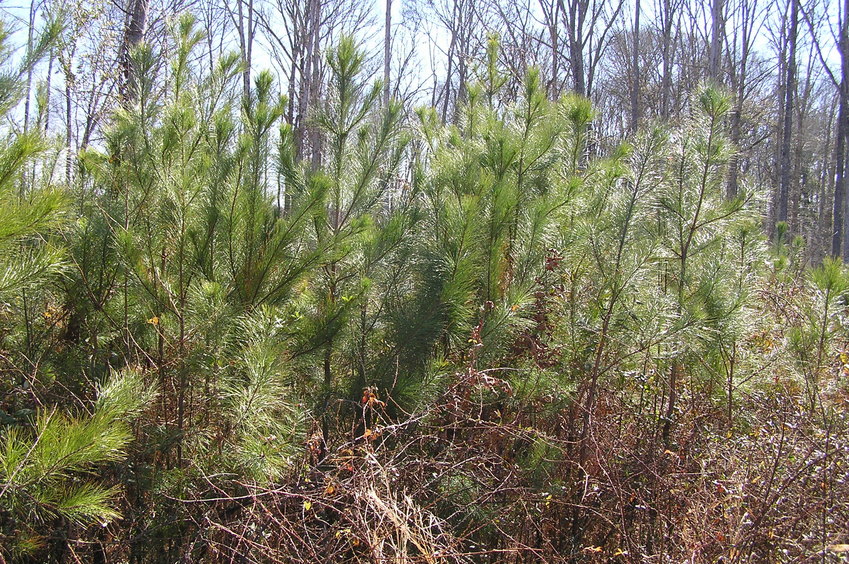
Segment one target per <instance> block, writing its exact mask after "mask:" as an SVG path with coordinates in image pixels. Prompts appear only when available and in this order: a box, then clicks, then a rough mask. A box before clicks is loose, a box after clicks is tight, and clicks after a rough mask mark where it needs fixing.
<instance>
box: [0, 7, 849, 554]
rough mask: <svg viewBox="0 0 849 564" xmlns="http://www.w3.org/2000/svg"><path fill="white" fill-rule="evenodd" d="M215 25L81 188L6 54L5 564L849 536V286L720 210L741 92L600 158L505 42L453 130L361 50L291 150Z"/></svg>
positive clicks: (813, 548)
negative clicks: (371, 71) (208, 42)
mask: <svg viewBox="0 0 849 564" xmlns="http://www.w3.org/2000/svg"><path fill="white" fill-rule="evenodd" d="M48 31H49V30H48ZM47 35H48V36H49V33H48V34H47ZM48 36H46V37H45V40H44V42H43V43H44V45H45V47H44V48H45V49H46V48H48V46H49V41H50V38H49V37H48ZM199 41H200V35H199V34H198V33H197V32H196V30H195V27H194V26H193V22H192V21H191V19H189V18H184V19H182V20H180V22H179V23H178V24H177V25H175V27H174V34H173V38H172V42H173V45H172V46H171V47H172V51H173V56H171V57H169V59H168V61H169V64H170V69H168V70H167V71H164V72H166V73H167V74H166V79H165V80H164V81H157V79H156V76H157V72H159V70H158V69H157V67H156V61H157V60H158V58H157V57H155V56H154V55H153V54H152V52H151V50H150V49H149V48H140V49H139V50H138V51H137V52H136V53H135V55H134V63H133V64H134V65H135V68H136V70H137V76H138V77H139V80H138V84H137V85H136V88H135V90H133V91H132V92H131V93H130V94H129V95H128V96H127V99H126V101H125V104H124V107H123V108H122V109H121V110H120V111H118V112H117V113H116V114H115V115H113V116H112V118H111V126H110V129H109V133H108V136H107V137H106V139H104V140H103V142H102V143H99V144H95V145H93V146H91V147H89V148H88V149H87V150H86V151H85V152H84V153H83V154H81V155H79V156H78V157H77V156H73V155H71V156H68V158H70V159H71V161H69V164H68V167H69V170H70V169H71V168H73V174H72V175H70V176H67V175H66V176H63V175H61V174H60V173H59V172H57V171H58V170H60V169H62V168H63V166H64V164H65V163H61V162H59V157H60V156H62V157H63V158H64V156H65V155H64V154H63V153H61V152H59V151H57V148H56V146H55V144H54V143H53V141H52V140H50V139H42V138H41V137H40V136H39V134H38V132H34V131H30V132H21V131H19V130H17V129H16V128H15V127H13V123H14V120H13V113H14V112H13V109H12V108H13V107H14V105H15V100H16V95H17V93H18V90H17V89H16V84H17V81H18V80H19V79H20V78H21V77H22V76H24V74H25V72H26V67H24V68H22V69H21V68H15V69H12V67H11V64H10V61H7V62H6V63H7V64H6V67H5V68H6V69H7V70H6V71H5V74H4V76H3V80H2V81H0V86H2V87H3V88H4V89H5V90H4V91H3V92H2V96H0V98H2V101H3V103H2V105H0V109H2V110H3V111H4V114H3V120H4V123H5V126H4V128H3V131H4V137H3V140H2V143H0V247H2V248H0V250H2V252H0V307H1V308H2V309H0V390H2V400H0V408H2V411H0V417H2V422H0V423H1V424H2V427H0V562H95V563H97V562H103V563H105V562H115V563H117V562H129V563H148V562H150V563H154V562H162V563H175V562H221V563H224V562H228V563H230V562H233V563H236V562H239V563H242V562H720V561H721V562H754V561H757V562H779V561H781V562H814V561H816V562H823V561H839V560H840V558H842V557H843V555H845V554H846V553H847V552H849V546H848V545H849V536H847V535H849V529H847V523H849V486H847V483H846V478H847V470H849V467H847V465H849V456H847V454H849V434H847V431H849V429H847V405H848V403H849V339H847V337H849V332H847V329H849V327H847V324H849V320H847V297H849V272H847V270H846V268H844V267H843V266H842V265H841V264H840V263H839V262H837V261H832V260H827V261H825V262H824V263H823V264H822V265H819V266H807V265H804V264H800V259H799V257H801V256H803V253H802V251H801V245H802V244H803V242H800V241H798V240H791V239H790V237H789V236H788V234H786V233H785V232H784V231H783V230H782V229H779V231H778V234H777V240H776V241H775V242H772V243H769V242H768V241H767V240H766V238H765V237H764V235H763V233H762V229H761V223H762V217H763V212H764V210H763V204H762V202H761V201H760V198H759V196H758V194H759V193H760V192H759V189H758V187H754V186H752V187H749V188H748V189H747V190H746V191H741V193H740V195H739V196H738V197H737V198H735V199H733V200H727V199H724V198H723V195H722V193H723V185H724V182H725V180H726V173H727V163H728V161H729V159H730V158H732V156H733V153H734V150H735V149H734V148H733V147H731V146H730V145H729V143H728V141H727V139H726V133H725V132H726V129H727V127H728V124H727V119H726V116H727V112H728V110H729V102H728V100H727V99H726V98H725V97H724V96H723V95H722V94H721V93H720V92H718V91H717V90H715V89H712V88H704V89H701V90H699V91H697V92H695V93H694V94H693V97H692V102H691V111H690V117H689V118H688V119H687V120H685V121H684V122H682V123H672V124H656V125H655V126H654V127H651V128H648V129H646V130H644V131H642V132H640V133H638V134H637V135H636V136H635V137H634V138H633V139H631V140H629V141H628V142H627V143H624V144H622V145H620V146H618V147H616V148H614V149H611V150H609V151H608V150H605V154H603V155H601V154H599V153H601V149H600V147H599V145H598V143H597V140H596V139H595V137H594V133H593V130H592V122H593V110H592V107H591V105H590V104H589V103H588V102H587V101H586V100H584V99H581V98H578V97H575V96H566V97H564V98H563V99H560V100H556V101H550V100H548V99H547V98H546V95H545V92H544V89H543V88H542V87H541V85H540V83H541V81H540V77H539V76H538V74H536V73H533V72H532V73H531V74H530V75H529V76H527V77H526V79H525V81H524V90H523V91H521V92H507V91H505V89H504V85H505V84H506V82H507V81H506V80H505V78H504V76H503V75H502V74H501V71H500V70H499V69H498V68H497V65H496V63H495V61H496V56H495V54H496V49H497V45H496V44H495V42H494V41H492V42H491V44H490V51H489V53H490V57H489V60H488V62H487V64H483V65H481V67H480V68H478V70H477V72H478V75H479V81H478V83H477V84H476V85H475V86H473V87H471V88H470V89H469V91H468V92H467V93H466V99H467V101H466V104H465V105H464V106H463V108H461V110H460V111H459V120H458V123H457V124H455V125H448V124H443V123H441V122H440V120H439V119H438V118H437V115H436V113H435V112H434V111H432V110H429V109H423V110H419V111H417V112H414V113H408V112H407V109H406V108H403V107H401V105H399V104H397V103H395V102H390V103H388V104H384V103H383V101H382V100H381V92H382V89H381V86H380V85H379V84H375V85H371V84H369V83H368V81H367V79H366V78H364V77H363V63H364V58H363V54H362V53H361V52H359V51H358V50H357V48H356V47H355V46H354V44H353V43H352V42H351V41H350V40H347V39H345V40H342V41H341V43H340V44H339V45H338V46H337V48H335V49H334V50H333V51H332V52H330V53H329V54H328V58H329V63H330V68H331V69H332V76H331V77H330V80H329V82H328V94H327V97H326V103H325V104H324V105H323V106H322V107H321V108H314V111H313V113H312V115H311V122H310V133H309V139H294V137H293V136H294V133H293V131H294V130H293V128H292V127H291V126H290V125H289V124H286V123H284V122H283V121H282V119H281V116H282V115H283V113H284V112H283V108H284V107H285V103H286V101H285V100H282V99H280V98H279V97H278V96H277V95H276V94H275V92H276V87H275V85H274V84H273V81H272V79H271V77H270V75H268V74H260V75H259V76H258V77H257V78H256V81H255V87H254V90H253V92H252V95H251V97H250V99H247V100H243V99H241V85H240V79H241V73H240V67H239V59H238V57H237V56H233V57H230V58H225V59H224V60H222V61H220V62H219V63H218V64H217V66H216V67H215V69H214V70H213V71H212V72H210V73H206V72H203V71H202V70H200V69H198V68H195V66H194V65H193V63H192V61H194V55H193V53H194V52H195V51H196V49H197V46H198V42H199ZM36 54H37V50H36ZM36 58H37V57H36ZM36 58H34V60H35V59H36ZM34 60H33V61H25V64H34ZM163 85H164V86H163ZM298 147H309V148H310V151H311V153H310V156H309V158H303V155H300V154H299V150H298ZM68 177H70V178H73V179H74V180H73V182H71V183H67V182H63V181H57V180H56V179H57V178H59V179H60V180H62V179H66V178H68Z"/></svg>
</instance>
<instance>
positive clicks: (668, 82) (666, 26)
mask: <svg viewBox="0 0 849 564" xmlns="http://www.w3.org/2000/svg"><path fill="white" fill-rule="evenodd" d="M661 20H662V21H663V32H662V36H663V46H662V48H661V51H662V57H663V70H662V71H661V78H660V116H661V117H662V118H663V119H668V118H669V115H670V111H669V101H670V98H671V93H670V91H671V89H672V5H671V2H670V0H663V14H662V16H661Z"/></svg>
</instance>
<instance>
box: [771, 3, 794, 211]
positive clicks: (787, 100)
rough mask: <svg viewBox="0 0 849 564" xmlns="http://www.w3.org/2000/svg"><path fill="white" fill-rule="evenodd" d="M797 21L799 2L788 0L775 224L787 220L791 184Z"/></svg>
mask: <svg viewBox="0 0 849 564" xmlns="http://www.w3.org/2000/svg"><path fill="white" fill-rule="evenodd" d="M798 21H799V2H798V0H790V28H789V30H788V34H787V65H786V69H785V71H786V72H785V77H786V78H785V80H784V104H783V106H784V107H783V108H782V110H783V111H782V114H783V115H782V127H781V150H780V152H779V163H778V165H779V179H778V194H777V202H776V206H775V210H776V214H775V220H776V222H780V221H784V222H786V221H787V219H788V216H787V212H788V202H789V198H790V184H791V174H790V173H791V167H792V156H791V154H790V153H791V142H792V140H793V111H794V109H795V108H794V104H795V99H796V96H795V94H796V37H797V31H798V30H797V28H798Z"/></svg>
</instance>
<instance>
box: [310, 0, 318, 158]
mask: <svg viewBox="0 0 849 564" xmlns="http://www.w3.org/2000/svg"><path fill="white" fill-rule="evenodd" d="M310 10H311V19H312V39H311V40H310V43H311V44H312V53H311V56H312V62H311V64H310V67H311V68H312V74H311V76H310V88H309V92H310V95H309V103H310V105H311V106H313V107H315V106H316V105H317V104H318V99H319V95H320V93H321V72H320V70H321V67H320V64H321V50H320V42H321V2H320V0H313V2H312V4H311V6H310ZM310 150H311V151H312V154H311V160H310V162H311V164H312V166H313V168H318V167H319V166H321V132H320V131H319V129H318V128H317V127H312V128H310Z"/></svg>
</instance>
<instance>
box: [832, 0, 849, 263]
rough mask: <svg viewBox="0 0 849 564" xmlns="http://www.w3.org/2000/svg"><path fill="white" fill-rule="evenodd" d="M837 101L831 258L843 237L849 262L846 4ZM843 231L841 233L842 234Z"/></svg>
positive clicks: (848, 5) (848, 23)
mask: <svg viewBox="0 0 849 564" xmlns="http://www.w3.org/2000/svg"><path fill="white" fill-rule="evenodd" d="M838 48H839V51H840V61H841V65H840V100H839V107H838V111H837V116H838V117H837V127H836V128H835V129H836V134H837V139H836V140H835V144H834V147H835V148H834V153H835V171H834V232H835V234H834V238H833V240H832V254H833V255H834V256H839V254H840V238H841V235H842V236H843V260H844V262H845V261H847V260H849V228H847V227H846V226H845V225H844V221H846V218H847V217H849V209H847V208H849V198H847V197H846V149H847V147H846V146H847V141H849V123H847V122H849V0H844V2H843V22H842V26H841V28H840V41H839V43H838ZM841 231H842V233H841Z"/></svg>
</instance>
